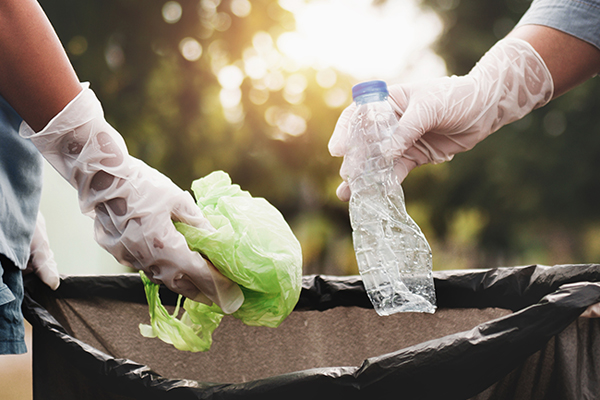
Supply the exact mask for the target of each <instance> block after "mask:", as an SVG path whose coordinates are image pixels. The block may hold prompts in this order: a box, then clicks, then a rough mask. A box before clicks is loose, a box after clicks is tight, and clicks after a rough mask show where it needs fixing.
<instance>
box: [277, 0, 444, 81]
mask: <svg viewBox="0 0 600 400" xmlns="http://www.w3.org/2000/svg"><path fill="white" fill-rule="evenodd" d="M279 3H280V5H281V6H282V7H283V8H285V9H287V10H289V11H291V12H293V13H294V15H295V19H296V31H295V32H290V33H285V34H283V35H281V37H280V38H279V40H278V42H277V46H278V47H279V49H280V50H281V51H282V52H283V53H284V54H285V55H287V56H288V57H290V58H292V59H294V60H295V61H297V62H299V63H301V64H303V65H306V66H312V67H315V68H327V67H331V68H335V69H337V70H339V71H342V72H346V73H348V74H350V75H352V76H354V77H356V78H357V79H372V78H381V79H387V80H394V79H398V80H401V81H409V80H415V79H421V78H427V77H432V76H441V75H444V74H445V72H446V71H445V65H444V62H443V60H441V59H440V58H439V57H438V56H436V55H435V54H434V53H433V52H432V51H431V50H429V49H428V47H429V46H430V45H431V44H432V43H433V42H434V41H435V39H436V38H437V37H438V36H439V35H440V33H441V31H442V22H441V20H440V19H439V18H438V17H437V15H436V14H435V13H433V12H425V11H423V10H421V9H420V8H419V7H418V6H417V5H416V4H415V2H414V1H411V0H402V1H394V0H389V1H387V2H386V3H385V4H383V5H381V6H373V5H372V3H373V1H372V0H312V1H311V0H279Z"/></svg>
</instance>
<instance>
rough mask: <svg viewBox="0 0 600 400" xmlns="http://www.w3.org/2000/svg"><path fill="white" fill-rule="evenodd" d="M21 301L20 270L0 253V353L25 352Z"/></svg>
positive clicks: (21, 284) (21, 278) (21, 281)
mask: <svg viewBox="0 0 600 400" xmlns="http://www.w3.org/2000/svg"><path fill="white" fill-rule="evenodd" d="M22 302H23V275H22V273H21V270H20V269H19V268H17V267H16V266H15V265H14V264H13V262H12V261H10V260H9V259H8V258H6V257H4V256H2V255H0V354H22V353H26V352H27V346H26V345H25V326H24V325H23V313H22V311H21V303H22Z"/></svg>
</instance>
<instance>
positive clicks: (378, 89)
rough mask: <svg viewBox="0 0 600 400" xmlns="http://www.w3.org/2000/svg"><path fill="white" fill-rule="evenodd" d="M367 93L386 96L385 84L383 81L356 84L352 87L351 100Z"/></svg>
mask: <svg viewBox="0 0 600 400" xmlns="http://www.w3.org/2000/svg"><path fill="white" fill-rule="evenodd" d="M369 93H385V94H388V90H387V84H386V83H385V82H384V81H367V82H362V83H359V84H356V85H354V86H353V87H352V99H353V100H354V99H356V98H357V97H358V96H362V95H363V94H369Z"/></svg>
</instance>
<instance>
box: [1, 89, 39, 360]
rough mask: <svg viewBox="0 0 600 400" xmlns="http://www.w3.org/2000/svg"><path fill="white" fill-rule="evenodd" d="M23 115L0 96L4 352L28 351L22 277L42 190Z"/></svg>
mask: <svg viewBox="0 0 600 400" xmlns="http://www.w3.org/2000/svg"><path fill="white" fill-rule="evenodd" d="M20 124H21V118H20V117H19V115H18V114H17V113H16V112H15V111H14V110H13V109H12V108H11V107H10V105H8V103H6V101H5V100H4V99H3V98H2V97H0V354H20V353H25V352H26V351H27V348H26V346H25V328H24V325H23V314H22V312H21V303H22V301H23V277H22V274H21V271H20V269H24V268H25V267H26V266H27V260H28V259H29V253H30V250H29V245H30V243H31V236H32V235H33V230H34V228H35V221H36V217H37V211H38V208H39V203H40V195H41V189H42V165H43V164H42V157H41V155H40V153H39V152H38V151H37V149H36V148H35V147H34V146H33V144H32V143H31V141H29V140H26V139H23V138H22V137H20V136H19V125H20Z"/></svg>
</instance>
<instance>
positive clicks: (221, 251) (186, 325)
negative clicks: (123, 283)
mask: <svg viewBox="0 0 600 400" xmlns="http://www.w3.org/2000/svg"><path fill="white" fill-rule="evenodd" d="M192 190H193V192H194V194H195V196H196V199H197V204H198V206H199V208H200V209H201V211H202V213H203V215H204V216H205V217H206V218H207V219H208V221H209V222H210V224H211V225H212V227H214V230H212V229H211V230H209V229H202V228H198V227H193V226H190V225H187V224H185V223H181V222H176V223H175V226H176V227H177V230H178V231H179V232H181V233H182V234H183V235H184V236H185V238H186V240H187V243H188V245H189V246H190V248H191V249H193V250H195V251H197V252H199V253H201V254H202V255H203V256H204V257H206V258H208V259H209V260H210V261H211V262H212V263H213V264H214V265H215V267H217V269H218V270H219V272H221V273H222V274H223V275H225V276H226V277H227V278H229V279H231V280H232V281H233V282H235V283H237V284H238V285H239V286H240V288H241V289H242V292H243V293H244V302H243V304H242V305H241V306H240V308H239V309H238V310H237V311H236V312H234V313H233V314H232V315H233V316H234V317H235V318H238V319H239V320H241V321H242V322H243V323H245V324H246V325H251V326H266V327H273V328H274V327H277V326H279V325H280V324H281V323H282V322H283V321H284V319H285V318H286V317H287V316H288V315H289V314H290V313H291V312H292V310H293V309H294V307H295V305H296V303H297V302H298V299H299V297H300V291H301V288H302V250H301V248H300V244H299V242H298V240H297V239H296V237H295V236H294V234H293V232H292V230H291V229H290V227H289V226H288V224H287V223H286V221H285V220H284V218H283V216H282V215H281V213H280V212H279V211H278V210H277V209H276V208H275V207H273V206H272V205H271V204H269V203H268V202H267V201H266V200H265V199H263V198H254V197H252V196H251V195H250V194H249V193H248V192H246V191H243V190H241V188H240V187H239V186H238V185H234V184H232V183H231V179H230V177H229V175H227V173H225V172H223V171H216V172H213V173H211V174H209V175H207V176H206V177H204V178H201V179H199V180H196V181H195V182H193V184H192ZM144 283H145V287H146V293H147V298H148V303H149V306H150V314H151V324H152V330H150V329H149V328H148V326H144V325H142V326H141V332H142V334H143V335H144V336H150V337H154V336H158V337H159V338H161V339H162V340H164V341H166V342H167V343H172V344H173V345H174V346H175V347H176V348H178V349H180V350H189V351H205V350H208V349H210V345H211V343H212V338H211V335H212V332H213V331H214V330H215V329H216V328H217V327H218V325H219V323H220V320H221V318H222V316H223V314H224V313H223V311H222V310H221V309H220V308H219V307H218V306H217V305H213V306H210V307H209V306H207V305H206V304H202V303H199V302H195V301H192V300H190V299H186V300H185V302H184V305H183V308H184V309H185V312H184V313H183V315H182V317H181V319H177V315H176V314H177V311H178V310H176V311H175V312H174V313H173V314H172V315H170V314H169V313H168V312H167V311H166V310H165V309H164V307H163V306H162V305H161V304H160V299H159V298H158V285H155V284H153V283H152V282H151V281H150V280H148V279H146V278H145V277H144Z"/></svg>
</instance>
